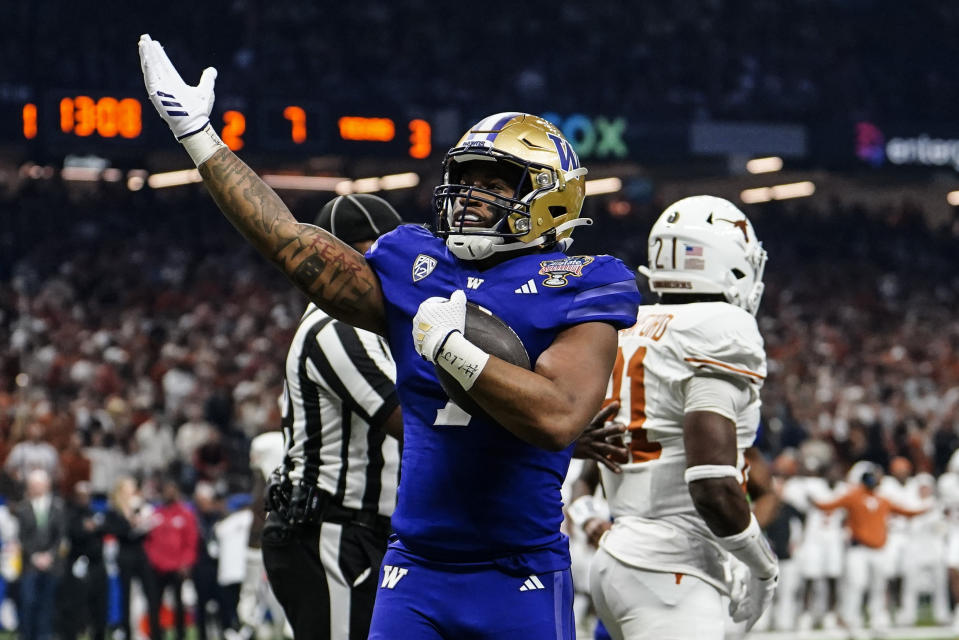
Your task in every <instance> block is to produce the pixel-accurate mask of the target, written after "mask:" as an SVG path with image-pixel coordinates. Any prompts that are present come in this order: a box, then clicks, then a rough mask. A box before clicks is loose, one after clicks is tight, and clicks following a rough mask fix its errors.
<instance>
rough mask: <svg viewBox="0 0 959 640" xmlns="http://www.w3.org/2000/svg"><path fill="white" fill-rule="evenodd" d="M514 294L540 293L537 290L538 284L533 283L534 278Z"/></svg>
mask: <svg viewBox="0 0 959 640" xmlns="http://www.w3.org/2000/svg"><path fill="white" fill-rule="evenodd" d="M513 293H539V291H537V290H536V283H535V282H533V279H532V278H530V279H529V280H527V281H526V284H524V285H523V286H522V287H520V288H519V289H517V290H516V291H514V292H513Z"/></svg>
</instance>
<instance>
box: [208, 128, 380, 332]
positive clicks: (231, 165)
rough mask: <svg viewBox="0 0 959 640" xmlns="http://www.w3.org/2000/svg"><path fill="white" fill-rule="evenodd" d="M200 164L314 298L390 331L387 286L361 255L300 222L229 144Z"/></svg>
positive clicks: (358, 322)
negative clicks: (385, 306) (383, 287)
mask: <svg viewBox="0 0 959 640" xmlns="http://www.w3.org/2000/svg"><path fill="white" fill-rule="evenodd" d="M198 168H199V170H200V175H201V176H202V177H203V183H204V184H205V185H206V188H207V189H208V190H209V192H210V194H211V195H212V196H213V199H214V200H216V203H217V205H218V206H219V207H220V211H222V212H223V214H224V215H225V216H226V217H227V219H228V220H229V221H230V222H231V223H233V226H235V227H236V228H237V229H238V230H239V231H240V233H242V234H243V235H244V236H245V237H246V239H247V240H249V241H250V243H251V244H252V245H253V246H254V247H256V248H257V250H258V251H259V252H260V253H262V254H263V255H264V256H265V257H266V258H268V259H269V260H270V261H271V262H272V263H273V264H275V265H276V266H277V267H279V269H280V270H281V271H282V272H283V273H285V274H286V276H287V277H288V278H289V279H290V280H292V281H293V283H294V284H295V285H296V286H297V287H299V289H300V290H301V291H302V292H303V293H305V294H306V295H307V296H309V298H310V300H312V301H313V302H315V303H316V305H317V306H318V307H320V308H321V309H323V310H324V311H326V312H327V313H328V314H330V315H331V316H333V317H334V318H337V319H338V320H342V321H344V322H347V323H349V324H351V325H353V326H355V327H358V328H360V329H367V330H369V331H374V332H376V333H380V334H383V333H385V331H386V325H385V316H384V310H383V292H382V290H381V289H380V282H379V279H377V277H376V275H375V274H374V273H373V270H372V269H371V268H370V266H369V264H367V262H366V260H365V259H364V258H363V256H362V255H360V254H359V253H357V252H356V251H355V250H353V249H352V248H351V247H349V246H348V245H346V244H344V243H343V242H340V241H339V240H338V239H337V238H335V237H333V236H332V235H331V234H329V233H327V232H326V231H324V230H323V229H320V228H319V227H315V226H313V225H311V224H303V223H300V222H297V221H296V219H295V218H293V216H292V214H290V211H289V210H288V209H287V208H286V205H285V204H283V201H282V200H280V197H279V196H278V195H276V192H275V191H273V189H271V188H270V187H269V186H268V185H267V184H266V183H265V182H263V180H261V179H260V177H259V176H258V175H256V173H254V171H253V170H252V169H250V167H248V166H247V165H246V164H245V163H244V162H243V161H242V160H240V159H239V158H238V157H237V156H236V155H235V154H234V153H233V152H232V151H230V150H229V149H227V148H225V147H224V148H221V149H219V150H218V151H217V152H216V153H214V154H213V155H212V156H211V157H210V158H209V159H208V160H206V161H205V162H203V163H202V164H200V166H199V167H198Z"/></svg>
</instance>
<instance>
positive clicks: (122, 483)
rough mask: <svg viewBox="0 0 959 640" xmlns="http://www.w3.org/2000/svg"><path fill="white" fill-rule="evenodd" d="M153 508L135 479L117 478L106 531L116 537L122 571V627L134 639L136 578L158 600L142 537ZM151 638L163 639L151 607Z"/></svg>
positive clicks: (147, 594) (150, 599) (149, 598)
mask: <svg viewBox="0 0 959 640" xmlns="http://www.w3.org/2000/svg"><path fill="white" fill-rule="evenodd" d="M152 514H153V509H152V508H151V507H150V505H149V504H147V503H146V502H144V500H143V498H142V496H141V495H140V492H139V490H138V488H137V483H136V480H134V479H133V478H130V477H128V476H123V477H121V478H120V479H119V480H117V482H116V485H115V486H114V488H113V492H112V493H111V494H110V507H109V509H108V510H107V512H106V518H105V522H104V531H105V532H106V533H109V534H110V535H112V536H114V537H115V538H116V540H117V558H116V562H117V566H118V568H119V573H120V630H121V631H122V632H123V634H124V636H123V637H124V638H133V637H134V636H133V627H132V625H131V623H130V604H131V602H130V598H131V595H132V588H131V587H132V583H133V580H137V581H139V583H140V588H141V589H142V591H143V594H144V596H145V597H146V599H147V602H148V603H155V602H157V601H158V596H157V595H156V593H157V586H156V577H155V576H154V574H153V569H152V568H151V567H150V562H149V560H148V559H147V554H146V551H144V549H143V540H144V538H145V537H146V536H147V533H148V532H149V531H150V527H151V526H152ZM149 616H150V637H151V638H152V640H160V638H161V637H162V635H161V631H160V617H159V611H158V610H157V609H156V608H154V607H153V606H150V607H149Z"/></svg>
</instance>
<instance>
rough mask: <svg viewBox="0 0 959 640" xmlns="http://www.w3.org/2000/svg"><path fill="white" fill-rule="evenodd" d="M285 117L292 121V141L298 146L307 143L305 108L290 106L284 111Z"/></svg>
mask: <svg viewBox="0 0 959 640" xmlns="http://www.w3.org/2000/svg"><path fill="white" fill-rule="evenodd" d="M283 117H284V118H286V119H287V120H289V121H290V139H291V140H293V142H295V143H296V144H302V143H304V142H306V111H304V110H303V107H297V106H296V105H290V106H288V107H287V108H286V109H284V110H283Z"/></svg>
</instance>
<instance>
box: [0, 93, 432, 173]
mask: <svg viewBox="0 0 959 640" xmlns="http://www.w3.org/2000/svg"><path fill="white" fill-rule="evenodd" d="M219 102H221V103H222V105H223V106H222V107H220V108H218V107H217V106H216V105H215V106H214V110H213V113H212V114H211V115H210V122H211V123H212V125H213V128H214V129H216V131H217V132H218V133H219V134H220V137H221V138H222V139H223V141H224V142H225V143H226V144H227V146H229V147H230V149H232V150H234V151H239V150H241V149H247V150H249V151H257V152H294V153H296V152H299V153H305V154H310V155H322V154H342V155H359V156H362V155H375V156H388V157H397V158H402V157H406V158H412V159H424V158H428V157H430V155H431V154H432V153H433V126H432V124H431V122H430V120H429V119H428V118H426V117H419V116H409V115H402V116H398V115H396V114H382V113H378V114H377V113H366V112H358V113H357V112H350V111H345V110H343V111H337V110H334V109H332V108H330V107H328V106H325V105H318V104H316V103H310V102H303V101H296V102H294V101H286V100H277V99H264V100H260V101H258V102H257V103H256V104H255V105H249V104H247V103H246V102H245V101H241V100H236V99H232V100H231V99H230V98H229V97H227V98H226V99H221V100H220V101H219ZM0 121H2V124H0V143H5V144H10V143H13V144H16V143H20V144H27V145H35V146H37V147H40V148H42V149H43V150H45V151H47V152H51V153H52V152H60V151H63V152H77V151H82V150H87V151H89V152H95V153H101V152H102V153H109V152H112V153H123V152H124V151H127V150H128V151H130V152H137V153H142V152H144V151H157V150H163V149H164V145H169V143H170V141H171V134H170V131H169V129H168V128H167V126H166V124H165V123H164V122H163V120H162V119H161V118H160V117H159V116H158V115H157V114H155V113H154V109H153V105H152V104H150V102H149V100H148V99H147V98H144V97H141V96H133V95H129V93H123V92H119V93H90V92H86V93H83V92H77V91H51V92H47V93H45V94H44V95H43V96H42V97H41V98H40V99H39V100H7V101H4V102H3V103H0Z"/></svg>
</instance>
